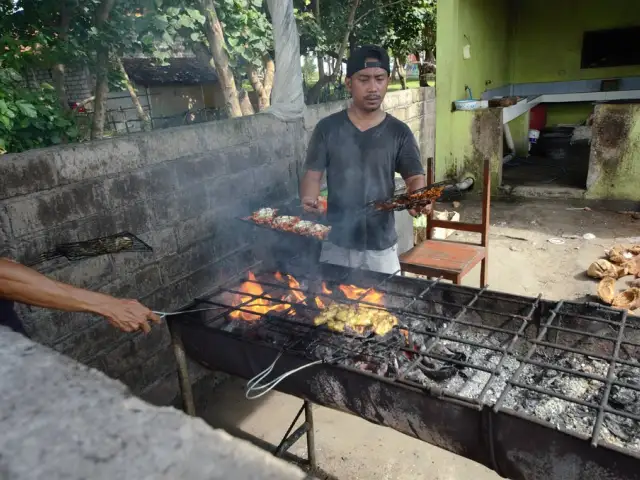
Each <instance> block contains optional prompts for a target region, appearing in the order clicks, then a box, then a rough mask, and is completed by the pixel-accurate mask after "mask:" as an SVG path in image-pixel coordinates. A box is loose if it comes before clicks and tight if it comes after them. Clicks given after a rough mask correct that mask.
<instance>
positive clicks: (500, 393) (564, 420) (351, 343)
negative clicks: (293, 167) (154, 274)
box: [170, 262, 640, 480]
mask: <svg viewBox="0 0 640 480" xmlns="http://www.w3.org/2000/svg"><path fill="white" fill-rule="evenodd" d="M252 271H253V272H254V273H255V280H254V281H252V282H251V284H252V285H257V286H259V287H260V288H259V290H255V291H253V293H248V292H247V291H246V289H243V288H242V284H243V282H245V281H246V280H247V279H248V278H249V277H248V276H247V272H243V274H241V275H240V276H239V277H236V278H233V279H230V280H229V281H228V282H227V283H226V284H225V285H223V286H221V287H220V288H218V289H217V290H216V291H214V292H212V293H211V294H210V295H207V296H205V297H202V298H198V299H196V300H195V301H194V302H193V304H192V305H190V306H189V307H187V308H186V309H185V311H184V312H183V313H181V314H180V315H177V316H175V317H172V318H171V323H170V327H171V330H172V334H173V339H174V348H175V351H176V354H177V359H178V363H179V366H180V368H179V374H180V377H181V386H182V387H183V388H182V390H183V399H184V400H185V407H186V409H187V411H188V412H189V413H191V414H194V413H195V410H194V407H193V401H192V396H191V392H190V383H189V380H188V374H187V373H186V362H184V358H185V354H186V355H187V356H189V357H190V358H192V359H194V360H196V361H197V362H199V363H200V364H202V365H204V366H206V367H208V368H211V369H214V370H219V371H224V372H227V373H230V374H233V375H236V376H239V377H242V378H246V379H249V378H252V377H254V376H255V375H257V374H258V373H260V372H261V371H263V370H264V369H265V368H267V367H268V366H269V365H271V364H272V363H273V362H274V360H275V359H276V357H278V356H279V358H278V362H276V364H275V366H274V369H273V372H272V374H271V375H270V377H272V378H273V377H276V376H279V375H281V374H284V373H285V372H288V371H290V370H292V369H296V368H300V367H303V366H304V365H307V364H309V363H310V362H311V361H314V360H318V359H320V360H323V361H322V363H319V364H315V365H312V366H309V367H308V368H306V369H304V370H301V371H300V372H298V373H296V374H294V375H291V376H289V377H287V378H285V379H284V380H283V381H282V382H281V383H280V384H278V385H277V390H279V391H282V392H285V393H288V394H291V395H294V396H297V397H299V398H302V399H303V400H304V401H305V404H304V406H303V408H302V409H301V411H300V412H298V416H300V415H301V413H302V411H305V413H306V415H305V418H306V422H305V423H304V424H303V426H302V427H300V428H299V429H298V430H296V431H295V432H294V434H292V435H288V436H286V439H285V440H284V441H283V443H282V444H281V445H280V446H279V448H278V451H279V452H282V450H283V449H285V448H286V447H288V446H289V445H290V444H291V443H292V442H294V441H296V440H297V439H298V438H300V437H302V435H303V434H304V433H305V432H306V433H308V439H307V441H308V448H309V458H310V460H313V437H312V431H313V424H312V418H311V411H310V403H309V402H313V403H317V404H320V405H324V406H326V407H330V408H334V409H338V410H341V411H344V412H348V413H351V414H353V415H357V416H359V417H361V418H363V419H366V420H368V421H370V422H373V423H375V424H380V425H385V426H387V427H390V428H393V429H395V430H398V431H400V432H403V433H405V434H407V435H410V436H413V437H415V438H418V439H420V440H422V441H425V442H428V443H430V444H433V445H436V446H439V447H441V448H444V449H446V450H449V451H451V452H453V453H456V454H458V455H461V456H464V457H466V458H469V459H472V460H474V461H476V462H478V463H481V464H483V465H485V466H487V467H489V468H491V469H493V470H495V471H496V472H497V473H498V474H500V475H501V476H503V477H506V478H511V479H515V480H519V479H526V480H532V479H536V480H537V479H570V478H575V479H594V480H595V479H609V478H610V479H614V478H615V479H637V478H640V468H639V467H640V462H638V459H639V458H640V426H639V424H638V423H637V422H638V420H640V407H639V406H637V405H640V402H638V401H637V400H638V399H640V383H639V382H640V364H639V363H638V361H637V360H636V359H637V358H638V353H639V352H640V350H639V348H640V343H639V342H638V334H639V333H640V324H639V322H638V320H639V319H638V317H634V316H630V315H628V314H627V313H626V312H624V311H620V310H615V309H611V308H606V307H602V306H600V305H596V304H589V303H572V302H566V301H560V302H551V301H546V300H544V299H541V298H539V297H538V298H528V297H523V296H516V295H509V294H505V293H497V292H493V291H490V290H488V289H486V288H483V289H476V288H470V287H463V286H457V285H451V284H445V283H441V282H440V281H436V280H423V279H417V278H409V277H403V276H396V275H391V276H388V275H384V274H379V273H374V272H365V271H360V270H353V269H347V268H342V267H337V266H331V265H322V266H319V267H317V268H316V269H315V270H310V269H309V268H308V265H305V266H303V267H300V266H297V265H296V264H295V262H291V263H290V264H289V265H288V266H287V272H286V273H288V274H291V275H292V276H293V277H294V278H295V279H296V280H297V282H298V285H297V286H294V287H293V288H292V287H291V286H290V285H285V283H284V282H283V281H281V280H278V279H276V277H275V276H274V272H273V271H271V270H269V269H264V268H262V269H261V267H260V266H259V265H255V266H254V267H252ZM285 278H286V277H285ZM323 281H324V282H326V283H325V286H326V287H327V288H328V290H330V291H331V292H332V293H331V294H327V290H325V289H323V288H322V283H321V282H323ZM339 285H356V286H358V287H362V288H364V289H366V291H367V292H371V291H372V289H373V290H375V291H377V292H380V293H382V294H383V295H384V299H385V300H384V304H385V308H386V309H388V310H389V311H390V312H391V313H393V314H394V315H396V316H397V317H398V318H399V320H400V323H399V325H398V326H397V327H395V328H394V330H393V331H392V332H390V333H389V334H387V335H385V336H383V337H380V336H375V335H368V336H363V335H359V334H356V333H337V332H331V331H329V330H328V329H327V328H326V327H324V326H321V327H316V326H314V325H313V322H312V320H311V319H312V318H313V317H314V316H315V315H317V314H318V313H319V311H320V310H319V308H318V304H317V303H316V300H315V299H316V298H319V299H320V300H321V301H323V302H325V303H326V302H329V301H335V302H340V303H345V304H353V303H356V304H367V302H366V298H367V297H366V296H362V297H359V298H355V299H354V298H347V297H345V296H344V295H342V294H341V293H340V292H341V290H340V288H338V286H339ZM301 298H303V299H304V300H300V299H301ZM258 299H261V301H263V302H267V301H268V302H270V305H281V307H280V308H279V311H277V312H275V311H270V312H268V313H264V314H261V315H259V316H255V313H256V310H255V306H254V305H255V302H256V300H258ZM233 312H243V313H245V314H254V318H253V319H252V321H246V320H238V319H234V318H232V317H233V316H234V314H233ZM238 314H239V313H236V314H235V315H238ZM425 366H428V368H425ZM296 418H297V417H296ZM291 430H292V427H290V429H289V432H287V433H288V434H289V433H290V432H291Z"/></svg>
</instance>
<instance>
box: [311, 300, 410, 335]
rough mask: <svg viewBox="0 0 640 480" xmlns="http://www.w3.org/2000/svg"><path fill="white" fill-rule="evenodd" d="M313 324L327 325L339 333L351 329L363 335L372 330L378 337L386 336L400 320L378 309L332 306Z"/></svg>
mask: <svg viewBox="0 0 640 480" xmlns="http://www.w3.org/2000/svg"><path fill="white" fill-rule="evenodd" d="M313 323H314V324H315V325H323V324H325V323H326V324H327V327H328V328H329V329H330V330H333V331H337V332H344V331H345V327H349V330H352V331H354V332H357V333H361V334H364V333H365V332H366V330H367V329H371V330H373V331H374V332H375V333H376V334H378V335H386V334H387V333H389V332H390V331H391V330H392V329H393V327H394V326H395V325H397V324H398V319H397V318H396V317H395V316H393V315H391V314H390V313H389V312H387V311H385V310H379V309H376V308H362V307H361V308H358V307H356V306H348V305H332V306H331V307H329V308H328V309H326V310H324V311H323V312H322V313H320V314H319V315H318V316H317V317H316V318H315V319H314V321H313Z"/></svg>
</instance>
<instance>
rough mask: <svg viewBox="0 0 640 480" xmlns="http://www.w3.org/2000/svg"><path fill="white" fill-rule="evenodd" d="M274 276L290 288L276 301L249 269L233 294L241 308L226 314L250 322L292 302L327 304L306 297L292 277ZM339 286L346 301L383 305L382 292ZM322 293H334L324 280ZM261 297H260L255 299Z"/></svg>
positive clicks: (286, 308) (277, 310)
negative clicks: (244, 279) (245, 278)
mask: <svg viewBox="0 0 640 480" xmlns="http://www.w3.org/2000/svg"><path fill="white" fill-rule="evenodd" d="M274 278H275V279H276V280H277V281H278V282H279V283H282V284H284V285H287V286H288V287H289V289H288V290H287V291H286V293H285V294H284V295H282V297H281V298H280V299H278V300H280V302H278V301H277V300H276V299H275V298H274V297H271V296H270V295H268V294H265V292H264V290H263V288H262V285H260V284H259V283H258V282H257V280H256V277H255V275H254V274H253V272H249V274H248V280H247V281H246V282H244V283H243V284H242V285H241V286H240V288H239V290H238V291H239V292H241V293H237V294H235V295H234V296H233V300H232V302H231V304H232V305H233V306H234V307H239V308H241V309H242V310H243V311H240V310H234V311H232V312H231V313H230V314H229V317H230V318H232V319H234V320H245V321H249V322H253V321H256V320H258V319H260V317H261V316H262V315H265V314H267V313H269V312H282V311H285V310H288V309H290V308H291V306H292V305H293V306H294V307H295V304H303V305H308V306H310V307H315V308H319V309H321V310H322V309H325V308H326V307H327V304H326V303H325V302H323V301H322V300H321V299H320V298H319V297H315V296H314V297H309V298H307V296H306V295H305V294H304V292H303V291H302V288H301V286H300V283H299V282H298V280H296V279H295V278H294V277H293V276H291V275H288V274H285V275H283V274H282V273H280V272H277V273H275V274H274ZM284 285H283V286H284ZM338 289H339V290H340V291H341V292H342V294H343V295H344V296H345V297H346V298H348V299H349V300H354V301H355V300H357V301H362V302H367V303H370V304H374V305H380V306H381V307H382V306H384V296H383V294H382V293H381V292H378V291H376V290H374V289H372V288H360V287H356V286H355V285H339V286H338ZM321 292H322V294H324V295H331V294H332V293H333V291H332V290H330V289H329V288H328V287H327V284H326V283H325V282H322V286H321ZM256 297H260V298H256ZM295 314H296V312H295V309H291V311H290V312H289V315H295Z"/></svg>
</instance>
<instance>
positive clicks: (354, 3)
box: [331, 0, 360, 80]
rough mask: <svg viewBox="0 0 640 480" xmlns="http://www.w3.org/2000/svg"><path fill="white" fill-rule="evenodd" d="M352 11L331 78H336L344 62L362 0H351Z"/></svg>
mask: <svg viewBox="0 0 640 480" xmlns="http://www.w3.org/2000/svg"><path fill="white" fill-rule="evenodd" d="M351 2H352V3H351V11H350V12H349V19H348V20H347V30H346V31H345V32H344V37H342V43H340V48H339V49H338V56H337V57H336V61H335V62H334V64H333V68H332V70H333V71H332V72H331V79H332V80H334V79H335V78H336V74H337V73H338V66H339V65H340V64H341V63H342V58H343V57H344V51H345V50H346V49H347V44H348V43H349V35H351V31H352V30H353V27H354V25H355V17H356V11H357V10H358V5H359V4H360V0H351Z"/></svg>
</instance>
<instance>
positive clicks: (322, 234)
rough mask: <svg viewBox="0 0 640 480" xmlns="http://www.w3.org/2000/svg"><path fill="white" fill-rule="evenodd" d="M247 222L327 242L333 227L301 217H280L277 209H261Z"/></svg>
mask: <svg viewBox="0 0 640 480" xmlns="http://www.w3.org/2000/svg"><path fill="white" fill-rule="evenodd" d="M247 220H253V221H254V222H255V223H257V224H260V225H264V226H268V227H271V228H273V229H275V230H281V231H283V232H290V233H296V234H298V235H303V236H307V237H313V238H316V239H318V240H326V239H327V237H328V236H329V232H330V231H331V227H328V226H326V225H322V224H321V223H316V222H310V221H309V220H302V219H301V218H300V217H294V216H291V215H278V210H277V209H275V208H261V209H260V210H257V211H255V212H253V214H252V215H251V217H249V218H248V219H247Z"/></svg>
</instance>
